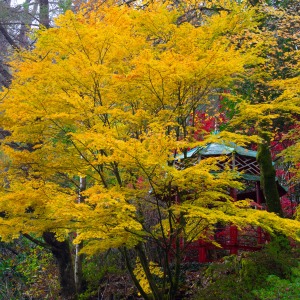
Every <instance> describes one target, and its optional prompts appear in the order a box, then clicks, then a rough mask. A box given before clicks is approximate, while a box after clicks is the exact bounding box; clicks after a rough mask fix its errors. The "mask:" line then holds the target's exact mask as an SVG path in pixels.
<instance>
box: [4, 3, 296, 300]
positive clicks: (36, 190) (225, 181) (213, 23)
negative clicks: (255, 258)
mask: <svg viewBox="0 0 300 300" xmlns="http://www.w3.org/2000/svg"><path fill="white" fill-rule="evenodd" d="M187 5H188V3H186V2H182V3H181V5H178V6H176V5H173V4H169V3H162V2H153V3H151V4H149V5H148V6H146V7H144V8H143V9H137V8H135V7H127V6H117V5H111V4H109V3H106V4H103V5H102V6H100V7H99V8H98V9H96V8H94V9H93V10H88V9H83V10H82V11H81V12H78V13H76V14H74V13H72V12H71V11H67V12H66V14H65V15H62V16H60V17H59V18H57V19H56V21H55V22H56V27H54V28H50V29H48V30H40V31H38V32H37V33H36V36H35V37H36V38H37V43H36V45H35V48H34V49H33V50H30V51H29V50H25V49H24V50H22V51H19V52H18V53H17V54H16V56H15V59H14V61H13V63H12V69H13V70H14V73H13V78H14V79H13V81H12V84H11V86H10V87H9V88H8V89H4V91H3V92H2V93H1V99H2V103H1V111H2V112H3V113H2V114H1V123H2V124H3V125H2V126H4V127H5V129H7V130H9V131H10V133H11V134H10V135H9V136H7V137H6V138H5V140H4V141H3V142H2V152H1V156H2V159H1V164H2V170H1V174H0V175H1V177H2V179H3V186H2V189H1V200H0V211H1V219H0V236H1V238H2V239H3V240H11V239H13V238H15V237H16V236H18V235H19V234H20V233H23V234H35V235H36V236H41V235H42V234H43V233H44V232H54V233H55V234H56V237H57V238H58V239H59V240H64V239H65V238H66V237H67V235H68V234H69V233H70V232H75V231H76V232H77V237H76V238H75V243H80V242H84V248H83V251H84V252H85V253H87V254H90V255H91V254H94V253H96V252H97V251H104V250H107V249H109V248H119V247H124V246H125V247H127V248H133V247H135V249H137V252H138V255H139V258H140V261H141V264H142V267H143V270H144V271H145V274H146V277H147V279H148V281H149V282H150V289H151V291H152V293H153V294H154V295H155V297H156V299H162V298H160V296H161V295H160V294H159V293H160V292H159V290H157V289H156V286H155V284H154V283H153V282H152V281H151V280H150V279H151V272H150V273H149V272H147V271H149V270H150V268H149V265H148V266H147V265H145V264H144V260H143V259H144V254H143V251H142V247H140V245H141V244H142V243H144V242H147V241H148V242H153V243H155V244H156V245H157V246H158V247H160V248H161V249H162V251H166V250H167V252H165V253H169V251H173V250H172V249H173V248H172V245H173V243H174V240H177V241H178V239H179V238H182V237H183V238H185V240H186V241H188V242H190V241H193V240H195V239H198V238H202V239H204V240H205V239H208V238H209V237H210V236H211V234H212V233H213V230H214V226H215V224H216V223H217V222H221V223H226V224H229V223H231V224H235V225H237V226H238V227H242V226H244V225H246V224H252V225H255V226H261V227H262V228H264V229H265V230H267V231H269V232H271V233H272V232H273V231H274V230H275V231H276V232H281V233H283V234H285V235H288V236H291V237H292V238H294V239H296V240H298V239H299V237H298V230H299V228H300V223H299V222H298V221H296V220H287V219H283V218H280V217H278V216H277V215H275V214H274V213H268V212H266V211H257V210H252V209H250V208H249V201H247V200H246V201H237V202H233V201H232V198H231V197H230V193H229V189H230V188H236V189H242V188H243V186H242V184H241V183H240V182H239V181H238V177H239V174H237V172H235V170H230V169H229V168H227V169H225V170H222V172H220V171H221V169H220V168H219V167H218V165H217V159H207V160H203V161H201V162H200V163H198V164H195V165H191V166H189V167H187V168H185V169H184V170H179V169H176V168H175V167H174V160H175V159H176V158H177V155H178V154H179V153H184V152H186V150H187V149H190V148H192V147H194V146H197V145H205V144H207V143H209V142H212V141H218V142H219V143H228V142H231V141H233V142H236V143H238V144H240V145H244V144H245V142H247V141H250V140H253V141H254V140H256V141H257V139H258V137H257V136H253V137H252V138H250V137H249V136H244V135H240V134H235V133H229V132H225V131H223V132H222V133H221V134H220V135H210V134H208V135H207V134H205V132H203V140H201V141H197V140H195V138H194V131H195V122H194V120H195V113H196V111H197V109H198V108H199V106H200V105H206V107H209V106H210V105H212V106H213V105H214V104H213V101H214V99H215V96H216V95H217V94H218V93H219V92H220V91H222V90H223V89H226V88H227V87H228V86H230V85H233V84H234V83H235V82H237V81H239V80H240V79H241V78H243V76H246V75H247V74H249V68H250V67H252V66H256V65H259V64H261V63H262V62H263V61H264V58H263V57H262V56H260V55H258V53H260V51H262V50H261V49H262V47H266V44H265V40H264V41H263V40H261V41H260V40H257V41H256V42H255V43H247V42H246V41H245V40H243V39H242V38H241V37H242V36H245V34H249V35H253V36H256V35H257V32H258V31H259V29H258V27H257V25H258V21H257V18H256V10H255V9H252V8H247V7H246V6H245V5H238V4H231V6H230V9H224V10H221V11H219V13H217V14H213V15H210V16H208V15H203V16H202V18H201V26H199V24H192V23H190V22H185V21H182V20H184V19H183V18H182V16H184V15H185V9H186V6H187ZM178 20H181V22H178ZM239 37H240V38H239ZM252 41H253V40H252ZM291 84H292V83H291ZM289 101H291V100H289ZM278 103H279V104H278V105H286V104H280V100H278ZM284 103H285V102H284ZM288 103H289V104H291V105H292V106H293V107H295V104H294V102H288ZM264 105H266V106H267V105H268V104H264ZM257 112H258V111H257V106H256V107H255V108H253V109H252V108H251V106H249V108H247V110H246V109H245V110H244V113H245V114H246V115H247V117H248V118H250V117H251V116H257V115H258V114H257ZM240 118H242V117H241V116H240ZM82 178H84V179H85V180H86V188H85V189H84V190H83V189H81V188H80V179H82ZM79 198H80V199H81V201H78V199H79ZM173 238H174V240H172V239H173ZM177 254H178V253H176V255H177ZM164 255H168V254H164ZM180 255H182V254H178V256H177V258H178V260H180V259H182V256H180ZM165 258H166V260H165V262H164V263H165V264H168V258H167V257H165ZM169 272H170V274H171V273H172V272H173V271H171V270H170V269H169ZM170 274H169V275H168V276H169V277H168V276H166V275H165V277H164V280H166V281H167V282H168V285H170V286H171V287H172V286H175V285H176V280H178V276H177V275H178V274H177V275H176V276H177V277H176V276H175V279H174V280H173V279H170V278H173V277H171V276H170ZM172 280H173V281H172ZM141 290H143V289H142V288H141ZM169 290H170V291H172V289H171V288H170V289H169ZM173 292H174V290H173V291H172V293H173Z"/></svg>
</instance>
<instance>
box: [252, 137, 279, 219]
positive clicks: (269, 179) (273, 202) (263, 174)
mask: <svg viewBox="0 0 300 300" xmlns="http://www.w3.org/2000/svg"><path fill="white" fill-rule="evenodd" d="M261 137H262V138H263V142H262V143H260V144H259V145H258V152H257V161H258V163H259V167H260V183H261V187H262V189H263V193H264V196H265V199H266V203H267V208H268V211H269V212H274V213H276V214H278V215H279V216H283V214H282V209H281V204H280V197H279V193H278V189H277V184H276V171H275V168H274V166H273V163H272V156H271V151H270V139H269V137H268V136H267V135H266V134H262V136H261Z"/></svg>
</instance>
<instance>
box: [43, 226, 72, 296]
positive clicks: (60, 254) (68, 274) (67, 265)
mask: <svg viewBox="0 0 300 300" xmlns="http://www.w3.org/2000/svg"><path fill="white" fill-rule="evenodd" d="M43 238H44V240H45V242H46V243H47V244H48V245H49V246H50V248H51V252H52V254H53V255H54V257H55V258H56V261H57V263H58V267H59V275H60V285H61V296H62V297H63V299H64V300H75V299H77V294H76V287H75V278H74V268H73V263H72V255H71V251H70V246H69V243H68V241H66V240H65V241H63V242H60V241H58V240H57V239H56V238H55V234H54V233H52V232H45V233H44V234H43Z"/></svg>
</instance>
